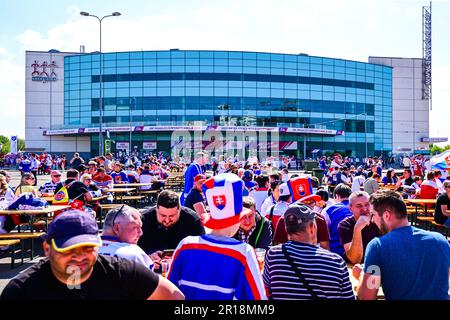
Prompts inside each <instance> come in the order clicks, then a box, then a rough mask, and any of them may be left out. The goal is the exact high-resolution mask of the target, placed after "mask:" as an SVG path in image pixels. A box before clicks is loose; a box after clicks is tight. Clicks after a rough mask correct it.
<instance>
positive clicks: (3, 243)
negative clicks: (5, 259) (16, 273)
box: [0, 240, 23, 269]
mask: <svg viewBox="0 0 450 320" xmlns="http://www.w3.org/2000/svg"><path fill="white" fill-rule="evenodd" d="M20 243H21V241H20V240H0V249H1V248H5V247H9V248H8V250H2V252H10V253H11V269H13V268H14V266H15V262H16V245H18V244H20ZM20 253H21V264H23V247H22V250H21V251H20Z"/></svg>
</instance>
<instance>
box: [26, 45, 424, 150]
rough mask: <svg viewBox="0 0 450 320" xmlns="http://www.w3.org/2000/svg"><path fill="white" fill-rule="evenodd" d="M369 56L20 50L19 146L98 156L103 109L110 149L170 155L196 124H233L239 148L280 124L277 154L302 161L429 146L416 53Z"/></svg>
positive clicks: (229, 127) (225, 129)
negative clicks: (22, 134)
mask: <svg viewBox="0 0 450 320" xmlns="http://www.w3.org/2000/svg"><path fill="white" fill-rule="evenodd" d="M101 58H102V61H100V59H101ZM369 61H371V62H373V63H365V62H357V61H349V60H342V59H334V58H325V57H315V56H309V55H307V54H298V55H294V54H278V53H260V52H238V51H190V50H186V51H185V50H178V49H172V50H168V51H137V52H112V53H103V54H100V53H98V52H94V53H89V54H85V53H62V52H59V51H56V50H51V51H49V52H36V51H27V52H26V145H27V150H28V151H34V152H42V151H46V152H51V153H66V154H71V153H72V152H75V151H77V152H80V153H83V154H85V155H97V154H98V153H99V127H100V120H99V119H100V109H101V108H102V109H103V121H102V129H103V131H104V134H105V139H108V140H111V141H113V142H114V143H112V145H111V150H112V151H113V152H114V151H118V150H126V151H129V150H131V151H132V150H135V151H139V152H152V151H156V150H157V151H164V152H167V153H170V152H171V150H172V149H173V148H174V147H180V142H182V141H183V140H182V139H181V138H180V139H179V138H178V137H177V132H181V131H183V132H186V131H187V132H190V133H191V134H192V137H194V131H196V130H197V131H199V130H200V131H205V130H214V131H216V132H221V133H222V135H223V137H224V140H225V141H224V143H225V144H226V143H227V142H229V141H226V140H227V139H226V138H225V137H227V135H229V134H230V132H231V133H239V134H240V135H237V137H238V138H236V140H235V147H236V148H237V153H238V154H240V155H245V156H248V155H249V154H248V152H249V150H252V149H255V148H261V144H260V143H259V142H257V144H254V145H252V143H251V141H250V140H251V138H248V136H252V135H254V134H255V133H258V134H260V133H261V132H266V133H276V134H277V137H278V139H279V151H280V153H281V154H289V155H295V156H297V157H298V158H304V157H311V156H313V155H314V153H315V152H317V151H318V150H320V152H322V153H326V152H334V151H338V152H341V153H343V154H346V155H351V156H359V157H363V156H365V155H383V156H388V155H391V154H395V153H405V152H406V153H414V152H418V151H421V150H425V149H427V148H428V143H427V142H426V138H427V137H428V135H429V124H428V120H429V111H428V110H429V101H428V99H423V98H422V95H421V93H420V92H421V91H420V90H421V89H422V84H421V81H422V74H421V72H420V73H418V72H416V71H417V70H419V69H420V70H421V68H422V59H407V58H377V57H371V58H369ZM101 63H102V64H103V68H101ZM101 70H102V71H101ZM396 72H397V74H398V75H399V76H396ZM101 88H103V89H102V90H101ZM397 89H398V90H397ZM419 91H420V92H419ZM419 93H420V97H419ZM101 101H103V104H101V103H100V102H101ZM403 127H405V128H407V129H403ZM396 128H397V129H396ZM247 134H248V136H247ZM239 137H240V138H239ZM174 138H175V139H174ZM424 138H425V140H424ZM201 139H202V140H203V141H202V146H203V147H204V146H205V145H207V144H208V143H209V139H208V138H207V137H205V136H204V137H203V138H201ZM239 139H240V141H239ZM205 140H206V141H205ZM269 140H270V139H269ZM400 147H401V148H403V149H401V150H400ZM408 148H409V149H408ZM239 150H241V152H239ZM244 152H245V153H244Z"/></svg>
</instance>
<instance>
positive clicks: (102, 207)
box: [99, 203, 123, 228]
mask: <svg viewBox="0 0 450 320" xmlns="http://www.w3.org/2000/svg"><path fill="white" fill-rule="evenodd" d="M121 206H123V204H121V203H104V204H100V205H99V207H100V221H99V228H103V219H104V217H106V214H105V213H104V212H105V211H109V210H112V209H115V208H120V207H121Z"/></svg>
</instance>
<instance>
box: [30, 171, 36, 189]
mask: <svg viewBox="0 0 450 320" xmlns="http://www.w3.org/2000/svg"><path fill="white" fill-rule="evenodd" d="M31 173H32V174H33V176H34V184H33V186H36V185H37V171H34V170H33V171H31Z"/></svg>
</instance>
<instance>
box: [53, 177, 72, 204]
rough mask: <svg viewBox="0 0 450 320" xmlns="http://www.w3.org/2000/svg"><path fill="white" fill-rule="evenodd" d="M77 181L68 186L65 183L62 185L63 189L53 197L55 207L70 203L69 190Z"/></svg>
mask: <svg viewBox="0 0 450 320" xmlns="http://www.w3.org/2000/svg"><path fill="white" fill-rule="evenodd" d="M74 182H75V181H72V182H71V183H69V184H68V185H66V184H65V183H64V182H63V183H62V187H61V189H59V190H58V192H56V193H55V195H54V196H53V202H52V204H54V205H66V204H68V203H69V191H68V189H69V188H70V186H71V185H72V184H73V183H74Z"/></svg>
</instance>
